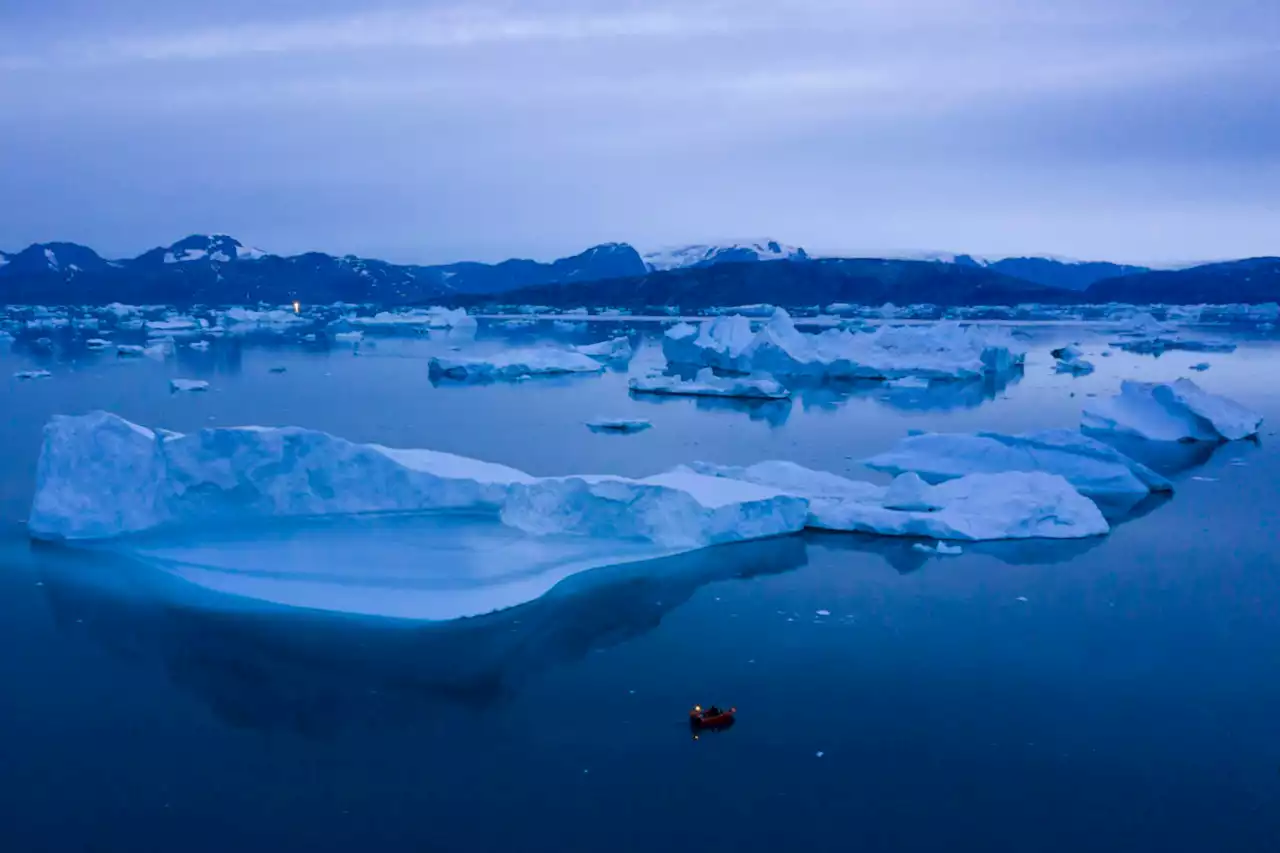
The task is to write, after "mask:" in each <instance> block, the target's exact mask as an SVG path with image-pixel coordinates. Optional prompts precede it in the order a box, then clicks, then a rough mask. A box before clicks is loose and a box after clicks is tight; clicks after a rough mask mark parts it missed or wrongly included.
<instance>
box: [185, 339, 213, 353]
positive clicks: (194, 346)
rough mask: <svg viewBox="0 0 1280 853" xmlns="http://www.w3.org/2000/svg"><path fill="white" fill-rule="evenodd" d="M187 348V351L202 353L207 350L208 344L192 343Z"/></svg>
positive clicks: (205, 342)
mask: <svg viewBox="0 0 1280 853" xmlns="http://www.w3.org/2000/svg"><path fill="white" fill-rule="evenodd" d="M187 347H188V348H189V349H193V350H195V351H196V352H204V351H205V350H207V349H208V348H209V342H208V341H192V342H191V343H189V344H187Z"/></svg>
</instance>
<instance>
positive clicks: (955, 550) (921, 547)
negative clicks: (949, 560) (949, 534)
mask: <svg viewBox="0 0 1280 853" xmlns="http://www.w3.org/2000/svg"><path fill="white" fill-rule="evenodd" d="M911 550H913V551H919V552H921V553H922V554H937V555H938V556H940V557H954V556H955V555H957V554H963V553H964V549H963V548H961V547H960V546H959V545H948V544H947V543H946V542H938V543H937V544H936V545H935V546H930V545H926V544H925V543H923V542H917V543H916V544H914V545H912V546H911Z"/></svg>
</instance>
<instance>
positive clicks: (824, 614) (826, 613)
mask: <svg viewBox="0 0 1280 853" xmlns="http://www.w3.org/2000/svg"><path fill="white" fill-rule="evenodd" d="M813 612H814V613H816V614H818V615H819V616H830V615H831V611H830V610H815V611H813Z"/></svg>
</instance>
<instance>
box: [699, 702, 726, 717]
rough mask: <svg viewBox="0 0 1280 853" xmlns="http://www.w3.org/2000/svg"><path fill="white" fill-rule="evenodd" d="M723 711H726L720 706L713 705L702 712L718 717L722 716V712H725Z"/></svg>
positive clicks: (707, 715)
mask: <svg viewBox="0 0 1280 853" xmlns="http://www.w3.org/2000/svg"><path fill="white" fill-rule="evenodd" d="M723 713H724V711H721V710H720V709H719V708H718V707H716V706H715V705H712V706H711V707H710V708H708V709H707V710H705V711H703V712H702V716H704V717H718V716H720V715H721V714H723Z"/></svg>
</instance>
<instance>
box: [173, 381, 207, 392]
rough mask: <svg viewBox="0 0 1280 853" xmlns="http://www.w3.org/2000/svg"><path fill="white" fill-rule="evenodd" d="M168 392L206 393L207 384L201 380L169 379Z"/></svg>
mask: <svg viewBox="0 0 1280 853" xmlns="http://www.w3.org/2000/svg"><path fill="white" fill-rule="evenodd" d="M169 390H170V391H208V390H209V383H208V382H206V381H205V380H203V379H170V380H169Z"/></svg>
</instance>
